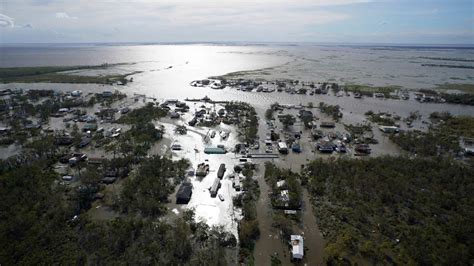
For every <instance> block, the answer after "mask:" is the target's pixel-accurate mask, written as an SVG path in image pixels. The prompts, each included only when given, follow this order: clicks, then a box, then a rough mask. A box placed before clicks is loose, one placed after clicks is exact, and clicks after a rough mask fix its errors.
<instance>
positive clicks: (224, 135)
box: [220, 130, 229, 139]
mask: <svg viewBox="0 0 474 266" xmlns="http://www.w3.org/2000/svg"><path fill="white" fill-rule="evenodd" d="M220 135H221V138H222V139H227V137H229V132H226V131H224V130H223V131H221V133H220Z"/></svg>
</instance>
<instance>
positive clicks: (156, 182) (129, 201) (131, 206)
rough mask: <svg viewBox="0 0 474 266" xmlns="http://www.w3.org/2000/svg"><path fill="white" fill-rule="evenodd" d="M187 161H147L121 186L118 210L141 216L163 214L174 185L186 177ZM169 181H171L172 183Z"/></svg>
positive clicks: (155, 159) (162, 158)
mask: <svg viewBox="0 0 474 266" xmlns="http://www.w3.org/2000/svg"><path fill="white" fill-rule="evenodd" d="M187 167H188V162H187V161H185V160H180V161H177V162H174V161H172V160H171V159H168V158H165V157H159V156H153V157H151V158H149V159H146V160H145V161H144V162H143V163H142V164H141V165H140V167H139V168H138V169H137V174H136V175H135V176H134V177H133V178H130V179H128V180H126V181H125V182H124V184H123V190H122V193H121V195H120V199H119V200H118V202H117V203H116V205H117V207H118V208H119V209H120V210H121V211H122V212H125V213H129V212H131V213H140V214H141V215H143V216H152V217H157V216H160V215H162V214H164V213H165V212H166V208H165V206H164V203H166V202H167V201H168V196H169V195H170V194H171V193H172V192H173V190H174V188H175V185H176V184H177V183H179V182H180V181H181V180H182V179H183V177H184V176H185V170H186V168H187ZM169 178H174V179H175V183H174V184H173V183H171V182H170V181H169Z"/></svg>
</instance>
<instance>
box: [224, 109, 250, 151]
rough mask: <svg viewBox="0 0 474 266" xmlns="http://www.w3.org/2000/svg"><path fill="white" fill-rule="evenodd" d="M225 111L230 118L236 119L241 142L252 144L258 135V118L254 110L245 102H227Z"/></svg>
mask: <svg viewBox="0 0 474 266" xmlns="http://www.w3.org/2000/svg"><path fill="white" fill-rule="evenodd" d="M225 110H226V111H227V113H228V114H229V115H231V116H234V117H236V118H238V124H237V125H238V127H239V131H240V134H241V135H242V137H243V140H244V141H245V142H247V143H254V142H255V140H256V139H257V133H258V117H257V113H256V112H255V108H253V106H251V105H250V104H248V103H245V102H229V103H227V104H226V105H225Z"/></svg>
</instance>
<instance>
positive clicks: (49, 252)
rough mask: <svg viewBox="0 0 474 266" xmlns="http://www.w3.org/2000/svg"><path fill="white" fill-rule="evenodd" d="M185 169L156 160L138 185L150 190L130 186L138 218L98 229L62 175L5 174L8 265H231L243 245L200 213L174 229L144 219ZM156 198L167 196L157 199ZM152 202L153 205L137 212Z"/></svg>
mask: <svg viewBox="0 0 474 266" xmlns="http://www.w3.org/2000/svg"><path fill="white" fill-rule="evenodd" d="M184 163H185V162H177V163H176V164H173V165H172V166H170V162H167V161H166V160H162V161H161V162H160V161H159V159H156V158H152V159H150V161H149V162H148V164H145V165H144V166H143V167H141V168H140V169H139V171H138V172H139V174H138V176H137V177H135V179H134V180H138V178H139V177H143V176H145V175H147V176H148V175H149V176H150V178H149V179H148V180H143V178H141V179H140V180H141V181H142V182H143V183H144V184H143V185H140V184H135V185H136V191H133V189H132V188H131V187H127V185H125V190H126V191H124V192H122V195H128V194H129V193H132V196H135V197H136V199H132V200H131V204H130V206H131V207H130V210H131V212H133V214H132V215H121V216H120V217H119V218H117V219H114V220H109V221H92V220H90V218H89V216H88V214H87V208H84V209H82V208H79V209H78V206H79V205H80V201H81V196H80V193H81V192H80V191H81V190H77V191H76V190H74V189H73V190H71V189H70V188H69V187H68V186H64V185H63V184H61V183H60V182H58V181H56V180H57V178H58V177H57V174H56V173H54V172H53V171H52V170H51V169H50V168H49V167H48V165H49V164H46V163H45V161H40V162H37V163H35V162H34V163H33V164H32V165H31V166H24V167H19V168H15V169H10V170H5V171H4V172H3V173H2V175H1V176H0V208H1V210H2V211H1V212H0V219H1V220H0V264H2V265H16V264H27V265H54V264H65V265H74V264H77V265H83V264H93V265H98V264H99V265H100V264H101V265H104V264H109V265H117V264H120V265H121V264H124V263H127V264H131V265H182V264H191V265H225V264H226V263H227V262H226V256H225V252H226V249H227V248H229V247H234V246H235V245H236V243H237V241H236V239H235V237H234V236H233V235H232V234H229V233H226V232H224V231H223V230H222V229H221V228H210V227H209V226H207V225H206V224H205V223H196V222H194V220H195V219H194V213H193V212H192V211H189V212H185V213H184V214H183V217H182V218H178V219H176V220H175V221H174V222H173V224H168V223H166V222H164V221H160V220H157V219H148V218H146V217H144V216H145V215H152V214H155V213H151V214H150V213H149V212H147V211H148V207H150V206H153V204H161V200H164V198H165V195H164V194H165V193H167V192H169V190H167V189H166V188H161V187H159V185H161V184H162V183H161V182H163V180H165V178H164V177H168V174H169V175H173V174H174V173H176V175H177V176H181V174H182V172H181V170H180V169H182V167H181V166H183V165H184ZM152 164H155V165H152ZM183 167H184V166H183ZM95 177H96V175H95V174H94V171H93V170H91V169H87V170H86V172H84V174H83V176H82V177H81V178H84V179H88V180H89V179H90V180H89V181H91V182H90V184H91V185H92V184H94V182H95V181H94V179H95ZM158 180H160V182H158ZM132 182H133V181H132ZM83 183H84V184H83V186H86V185H87V184H88V183H89V182H88V181H87V180H83ZM137 183H138V182H137ZM165 185H166V184H165ZM146 186H148V187H146ZM130 191H132V192H130ZM159 191H163V192H159ZM140 193H143V194H144V195H140ZM150 193H162V195H158V196H157V197H156V198H154V196H155V195H154V194H150ZM145 195H148V196H149V198H148V199H147V200H149V202H148V203H150V202H151V203H153V204H152V205H150V204H147V203H146V202H144V203H145V204H144V206H138V207H136V205H134V204H137V203H142V202H143V199H144V197H145ZM120 203H121V204H125V202H120ZM123 206H128V205H123ZM83 207H84V206H83ZM152 210H153V208H152ZM136 211H141V212H140V213H141V214H142V215H141V216H137V215H135V214H134V213H135V212H136Z"/></svg>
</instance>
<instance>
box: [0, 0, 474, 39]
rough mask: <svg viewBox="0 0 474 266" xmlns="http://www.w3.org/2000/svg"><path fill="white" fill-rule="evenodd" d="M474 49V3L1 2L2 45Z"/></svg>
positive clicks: (401, 0) (339, 0)
mask: <svg viewBox="0 0 474 266" xmlns="http://www.w3.org/2000/svg"><path fill="white" fill-rule="evenodd" d="M94 42H101V43H103V42H290V43H292V42H315V43H396V44H469V45H474V0H467V1H466V0H426V1H425V0H0V43H94Z"/></svg>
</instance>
